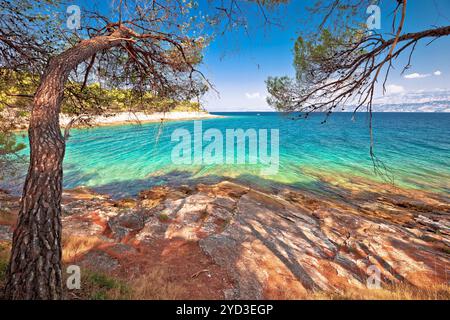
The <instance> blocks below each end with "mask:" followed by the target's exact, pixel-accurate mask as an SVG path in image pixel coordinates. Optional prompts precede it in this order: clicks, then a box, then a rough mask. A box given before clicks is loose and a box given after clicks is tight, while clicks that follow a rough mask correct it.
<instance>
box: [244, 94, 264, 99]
mask: <svg viewBox="0 0 450 320" xmlns="http://www.w3.org/2000/svg"><path fill="white" fill-rule="evenodd" d="M245 96H246V97H247V99H252V100H253V99H263V98H264V97H263V96H261V93H259V92H251V93H249V92H246V93H245Z"/></svg>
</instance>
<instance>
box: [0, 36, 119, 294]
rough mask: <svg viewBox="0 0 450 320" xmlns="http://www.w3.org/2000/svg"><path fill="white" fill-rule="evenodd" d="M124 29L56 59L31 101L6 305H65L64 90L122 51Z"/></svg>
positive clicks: (48, 68)
mask: <svg viewBox="0 0 450 320" xmlns="http://www.w3.org/2000/svg"><path fill="white" fill-rule="evenodd" d="M124 36H126V35H124V34H123V32H121V31H120V29H118V30H116V31H114V32H113V33H112V34H111V35H109V36H99V37H95V38H92V39H89V40H83V41H81V42H80V43H78V44H77V45H76V46H74V47H73V48H70V49H68V50H67V51H65V52H63V53H61V54H60V55H59V56H56V57H54V58H52V59H51V60H50V62H49V64H48V66H47V70H46V72H45V74H44V75H43V77H42V79H41V83H40V86H39V88H38V89H37V91H36V94H35V96H34V101H33V109H32V113H31V120H30V125H29V129H28V134H29V140H30V164H29V168H28V173H27V177H26V180H25V185H24V188H23V193H22V198H21V204H20V212H19V218H18V223H17V227H16V228H15V230H14V236H13V244H12V250H11V258H10V262H9V266H8V270H7V281H6V288H5V298H6V299H61V298H62V297H63V286H62V270H61V251H62V250H61V229H62V228H61V196H62V180H63V168H62V164H63V158H64V152H65V140H64V137H63V136H62V133H61V128H60V126H59V112H60V108H61V102H62V100H63V96H64V86H65V83H66V81H67V79H68V76H69V73H70V71H71V70H73V69H74V68H76V67H77V66H78V64H80V63H81V62H82V61H84V60H86V59H88V58H89V57H91V56H92V55H94V54H95V53H97V52H99V51H102V50H107V49H109V48H111V47H114V46H116V45H118V44H119V43H120V42H121V41H123V40H124V39H123V37H124Z"/></svg>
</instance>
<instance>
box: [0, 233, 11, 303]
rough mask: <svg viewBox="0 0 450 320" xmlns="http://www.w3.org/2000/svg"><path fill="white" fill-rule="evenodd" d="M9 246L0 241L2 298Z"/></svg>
mask: <svg viewBox="0 0 450 320" xmlns="http://www.w3.org/2000/svg"><path fill="white" fill-rule="evenodd" d="M10 250H11V246H10V245H9V244H6V243H2V242H0V299H2V295H3V288H4V286H5V277H6V269H7V267H8V261H9V252H10Z"/></svg>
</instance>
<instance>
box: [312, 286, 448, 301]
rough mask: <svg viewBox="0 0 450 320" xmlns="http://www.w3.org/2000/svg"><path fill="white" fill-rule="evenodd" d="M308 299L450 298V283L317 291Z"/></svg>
mask: <svg viewBox="0 0 450 320" xmlns="http://www.w3.org/2000/svg"><path fill="white" fill-rule="evenodd" d="M307 299H308V300H450V285H445V284H442V285H431V286H428V287H427V288H426V289H424V288H417V287H413V286H411V285H405V284H398V285H393V286H390V287H386V288H382V289H361V290H349V291H346V292H344V293H342V294H341V293H335V294H333V293H325V292H316V293H313V294H311V295H310V296H308V298H307Z"/></svg>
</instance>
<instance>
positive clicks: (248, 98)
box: [74, 0, 450, 111]
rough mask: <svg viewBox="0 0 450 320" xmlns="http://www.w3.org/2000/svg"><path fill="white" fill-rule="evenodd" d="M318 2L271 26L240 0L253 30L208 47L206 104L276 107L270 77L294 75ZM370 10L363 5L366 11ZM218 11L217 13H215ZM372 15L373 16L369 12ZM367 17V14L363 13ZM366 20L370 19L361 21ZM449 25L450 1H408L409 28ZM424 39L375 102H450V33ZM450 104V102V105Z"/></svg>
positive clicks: (388, 1)
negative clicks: (296, 52)
mask: <svg viewBox="0 0 450 320" xmlns="http://www.w3.org/2000/svg"><path fill="white" fill-rule="evenodd" d="M197 1H199V2H200V8H199V10H200V11H203V13H206V14H207V13H211V10H216V9H215V7H216V6H221V5H222V3H228V1H222V0H197ZM314 2H315V0H301V1H300V0H291V1H290V3H289V4H287V5H282V6H281V7H278V9H277V10H275V11H272V12H268V14H269V16H270V17H271V20H272V21H273V22H275V23H276V25H267V24H266V23H265V22H264V19H263V16H262V15H261V14H260V11H259V10H258V7H257V6H256V5H255V4H254V3H247V2H246V1H240V2H239V3H240V5H241V7H242V9H243V13H244V14H245V15H246V16H247V20H248V25H249V30H248V32H244V30H243V28H235V29H233V30H232V31H228V32H226V33H225V35H223V36H218V37H216V38H215V39H214V40H213V42H212V43H211V44H210V46H209V47H208V48H207V49H206V52H205V55H204V57H205V59H204V63H203V65H202V66H201V69H202V71H203V72H204V74H205V75H206V76H207V77H208V79H209V80H210V81H211V82H212V83H213V84H214V86H215V89H216V90H217V91H218V94H217V93H216V92H215V91H213V90H211V91H210V92H209V93H208V94H207V95H206V96H205V97H204V98H203V100H202V101H203V104H204V106H205V107H206V109H207V110H209V111H254V110H271V109H270V108H269V106H268V105H267V103H266V101H265V98H266V96H267V92H266V87H265V80H266V79H267V78H268V77H269V76H283V75H293V74H294V70H293V67H292V61H293V54H292V48H293V44H294V41H295V39H296V38H297V36H298V33H299V32H302V31H305V30H314V28H316V26H317V25H318V22H319V21H320V19H319V17H317V18H315V19H314V18H311V15H310V14H309V12H308V11H307V10H306V7H307V6H310V5H311V4H313V3H314ZM396 2H397V1H395V0H382V1H381V5H382V6H381V18H382V23H381V29H382V30H381V31H380V32H390V31H391V27H392V15H391V13H392V10H393V5H395V3H396ZM74 4H79V5H80V6H81V8H82V10H83V8H86V7H100V10H101V11H104V12H105V14H110V13H106V12H110V11H108V8H110V7H111V6H115V5H116V4H117V2H102V1H97V2H95V1H89V0H78V1H74ZM365 9H366V8H362V10H363V14H364V12H365V11H366V10H365ZM215 12H216V13H217V11H215ZM367 16H368V15H367ZM364 19H365V17H364ZM362 22H365V21H362ZM449 24H450V0H408V6H407V18H406V23H405V30H404V32H416V31H421V30H423V29H429V28H433V27H435V26H444V25H449ZM426 44H427V42H426V41H424V42H422V43H420V44H419V45H418V46H417V48H416V51H415V54H414V56H413V61H412V62H413V65H412V67H411V68H410V69H409V70H408V71H407V72H406V74H405V75H406V76H407V77H406V78H405V75H401V71H402V69H403V66H404V65H405V64H406V61H407V58H408V52H406V54H405V55H404V56H403V57H401V58H399V59H398V60H397V62H396V65H395V66H396V69H395V70H393V71H392V72H391V77H390V78H389V81H388V83H387V84H388V92H387V95H386V96H383V95H382V90H381V88H380V90H378V97H377V99H376V101H379V102H380V103H383V102H391V101H400V102H411V101H409V100H415V99H417V98H418V95H420V99H422V100H423V101H427V99H428V100H433V99H434V98H435V97H436V96H439V99H441V100H444V99H445V100H448V101H450V64H449V62H448V61H449V56H450V37H446V38H441V39H438V40H436V41H435V42H433V43H432V44H431V45H429V46H426ZM449 108H450V106H449Z"/></svg>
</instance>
